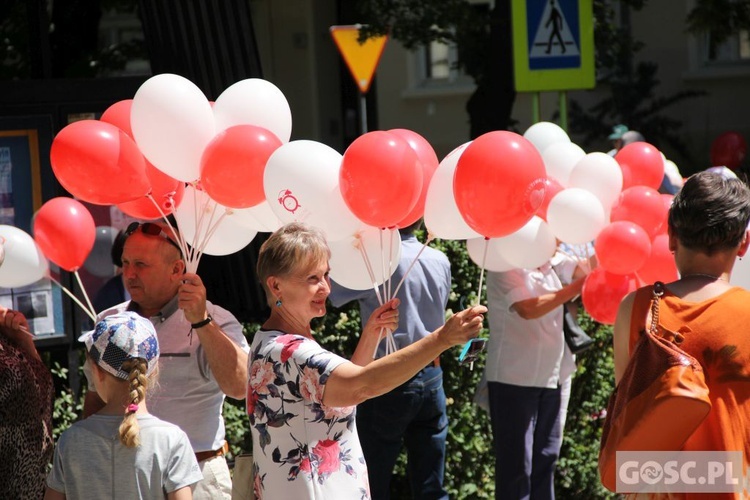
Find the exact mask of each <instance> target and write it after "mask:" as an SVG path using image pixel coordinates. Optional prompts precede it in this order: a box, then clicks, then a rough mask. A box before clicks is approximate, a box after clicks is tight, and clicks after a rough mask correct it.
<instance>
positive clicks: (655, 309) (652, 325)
mask: <svg viewBox="0 0 750 500" xmlns="http://www.w3.org/2000/svg"><path fill="white" fill-rule="evenodd" d="M663 295H664V283H662V282H661V281H657V282H656V283H654V286H653V288H652V289H651V310H650V311H649V314H648V315H647V316H646V331H647V332H649V333H652V334H654V335H656V332H657V330H658V326H659V302H660V299H661V297H662V296H663Z"/></svg>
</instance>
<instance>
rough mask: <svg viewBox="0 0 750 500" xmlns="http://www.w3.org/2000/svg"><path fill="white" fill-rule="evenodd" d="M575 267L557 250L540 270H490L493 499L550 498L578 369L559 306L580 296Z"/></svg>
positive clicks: (580, 272) (580, 275)
mask: <svg viewBox="0 0 750 500" xmlns="http://www.w3.org/2000/svg"><path fill="white" fill-rule="evenodd" d="M577 264H578V261H577V260H576V259H575V258H573V257H570V256H568V255H566V254H564V253H562V252H558V253H556V254H555V256H553V257H552V259H551V260H550V261H549V262H547V263H546V264H544V265H543V266H541V267H539V268H537V269H512V270H510V271H506V272H502V273H495V272H490V273H488V277H487V306H488V310H489V312H488V317H489V324H490V339H489V343H488V347H487V363H486V367H485V374H486V377H487V381H488V388H489V404H490V418H491V422H492V432H493V441H494V447H495V495H496V498H513V499H528V498H533V499H553V498H555V491H554V472H555V467H556V464H557V458H558V456H559V453H560V446H561V444H562V431H563V427H564V423H565V414H566V411H567V405H568V398H569V396H570V383H571V377H572V374H573V372H574V371H575V359H574V357H573V355H572V354H571V352H570V350H569V349H568V347H567V345H566V344H565V339H564V337H563V331H562V324H563V323H562V321H563V307H562V306H563V304H564V303H565V302H567V301H569V300H571V299H573V298H575V297H576V296H577V295H579V294H580V293H581V289H582V287H583V281H584V277H585V272H584V270H583V269H582V268H581V267H578V266H577ZM571 279H573V280H574V281H572V282H570V281H571ZM564 282H566V283H570V284H568V285H563V283H564Z"/></svg>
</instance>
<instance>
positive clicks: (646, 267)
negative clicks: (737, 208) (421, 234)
mask: <svg viewBox="0 0 750 500" xmlns="http://www.w3.org/2000/svg"><path fill="white" fill-rule="evenodd" d="M501 134H502V135H501ZM490 139H493V140H494V141H498V140H503V141H505V142H503V143H502V144H501V143H498V142H494V143H493V144H492V146H490V147H489V148H488V149H487V150H486V151H484V152H483V151H482V150H481V148H480V147H476V146H474V144H475V143H480V141H481V143H482V144H483V145H484V144H487V141H488V140H490ZM529 146H530V147H529ZM665 161H666V159H665V158H664V156H663V155H662V154H661V153H660V152H659V151H658V150H657V149H656V148H655V147H654V146H652V145H651V144H648V143H646V142H636V143H632V144H629V145H627V146H625V147H624V148H622V149H621V150H620V151H619V152H618V153H617V154H616V155H615V156H614V157H612V156H610V155H608V154H605V153H601V152H592V153H588V154H586V153H585V152H584V151H583V149H582V148H580V147H579V146H577V145H576V144H574V143H573V142H571V140H570V138H569V137H568V135H567V134H566V133H565V131H563V130H562V129H561V128H560V127H559V126H557V125H555V124H554V123H549V122H540V123H537V124H534V125H532V126H531V127H529V129H528V130H526V132H525V133H524V134H523V137H521V136H518V135H515V134H511V133H509V132H502V133H499V132H492V133H491V134H485V136H482V137H479V138H478V139H477V140H476V141H474V143H469V144H465V145H463V146H461V147H460V148H458V149H456V150H455V151H453V152H452V153H451V154H449V155H448V156H447V157H446V158H445V159H444V160H443V161H442V162H441V164H440V166H439V167H438V171H437V173H436V174H435V179H436V180H437V179H441V180H442V184H437V183H436V182H433V185H432V186H431V187H430V190H429V191H428V198H427V210H426V212H425V223H426V225H427V227H428V229H430V231H431V232H433V233H434V234H435V235H436V236H439V237H443V238H452V239H462V238H466V239H467V249H468V252H469V255H470V257H471V258H472V260H473V261H474V262H475V263H477V264H478V265H480V266H481V267H483V268H485V269H488V270H490V271H497V272H502V271H507V270H510V269H513V268H534V267H539V266H541V265H542V264H544V263H545V262H547V261H548V260H549V259H550V257H551V256H552V255H553V254H554V252H555V251H556V249H557V248H558V243H559V242H562V243H564V244H566V247H567V248H568V249H569V250H568V251H570V252H571V253H573V254H574V255H575V256H576V257H587V256H588V253H589V249H590V248H591V244H592V243H593V247H594V248H595V249H596V254H597V258H598V263H599V267H598V268H597V269H595V270H594V271H593V272H592V273H591V274H590V275H589V277H588V278H587V280H586V283H585V285H584V288H583V293H582V298H583V304H584V306H585V307H586V310H587V311H588V312H589V314H591V316H592V317H593V318H594V319H595V320H597V321H599V322H602V323H607V324H612V323H614V320H615V316H616V312H617V308H618V306H619V303H620V301H621V300H622V298H623V297H624V296H625V294H627V293H628V292H629V291H632V290H634V289H635V288H636V287H637V286H638V285H639V284H640V283H643V282H646V283H648V282H653V281H655V280H657V279H658V280H662V281H668V280H671V279H676V277H677V270H676V268H675V265H674V261H673V259H672V258H671V254H670V251H669V248H668V238H667V235H666V227H667V224H666V219H667V212H668V210H669V205H670V203H671V198H672V197H671V196H670V195H661V194H659V193H658V191H657V188H658V187H659V185H660V183H661V181H662V177H663V176H664V163H665ZM443 169H445V171H446V172H447V173H446V172H443ZM453 170H455V174H454V176H453V178H452V179H451V175H450V171H453ZM468 177H471V178H472V179H473V180H474V184H466V182H467V178H468ZM451 181H452V187H453V190H454V194H455V200H456V203H455V204H453V203H451V201H452V200H451V199H450V198H449V195H450V191H449V190H448V189H447V188H446V186H448V185H451V184H450V183H451ZM433 189H434V191H433ZM433 194H434V196H435V198H431V195H433ZM446 198H449V199H448V202H445V201H444V200H445V199H446ZM439 200H442V201H443V202H442V203H440V202H439ZM459 200H460V201H459ZM479 207H481V210H480V208H479ZM484 214H487V215H488V217H486V219H483V218H481V216H482V215H484Z"/></svg>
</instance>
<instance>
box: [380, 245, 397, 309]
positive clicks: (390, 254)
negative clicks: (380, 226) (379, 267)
mask: <svg viewBox="0 0 750 500" xmlns="http://www.w3.org/2000/svg"><path fill="white" fill-rule="evenodd" d="M388 232H389V233H390V241H389V242H388V268H387V269H388V299H392V298H393V295H392V294H391V291H392V288H391V285H392V282H391V278H393V275H392V274H391V269H392V268H393V233H394V232H395V231H393V230H390V231H388ZM383 276H385V275H383Z"/></svg>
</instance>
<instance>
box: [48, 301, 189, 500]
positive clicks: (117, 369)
mask: <svg viewBox="0 0 750 500" xmlns="http://www.w3.org/2000/svg"><path fill="white" fill-rule="evenodd" d="M79 340H80V341H82V342H84V343H85V345H86V352H87V355H88V357H89V360H90V364H91V366H92V369H93V372H94V378H95V380H96V388H97V391H98V393H99V396H101V397H102V399H103V400H104V402H105V406H104V407H103V408H102V409H101V410H99V412H97V413H95V414H94V415H91V416H90V417H89V418H87V419H85V420H82V421H80V422H77V423H75V424H73V425H72V426H71V427H70V428H69V429H68V430H67V431H65V432H63V434H62V435H61V436H60V439H59V440H58V442H57V446H56V449H55V455H54V464H53V468H52V471H51V472H50V474H49V476H48V477H47V492H46V495H45V499H62V498H142V499H156V498H159V499H163V498H168V499H177V500H180V499H185V498H188V499H189V498H192V490H191V488H190V486H191V485H193V484H195V483H197V482H198V481H200V480H201V479H202V478H203V477H202V474H201V472H200V468H199V467H198V462H197V461H196V459H195V454H194V453H193V450H192V448H191V447H190V441H189V440H188V437H187V435H186V434H185V433H184V432H183V431H182V430H181V429H180V428H179V427H177V426H176V425H173V424H170V423H168V422H164V421H163V420H160V419H158V418H156V417H154V416H153V415H150V414H149V413H148V410H147V408H146V390H147V388H148V385H149V382H150V381H152V380H153V377H154V375H155V371H156V367H157V362H158V360H159V342H158V340H157V337H156V331H155V330H154V327H153V325H152V324H151V322H150V321H149V320H148V319H146V318H143V317H141V316H139V315H138V314H136V313H134V312H130V311H126V312H123V313H119V314H113V315H111V316H107V317H105V318H103V319H102V320H100V321H99V322H98V323H97V324H96V326H95V327H94V330H93V331H91V332H87V333H85V334H84V335H82V336H81V337H80V338H79Z"/></svg>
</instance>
